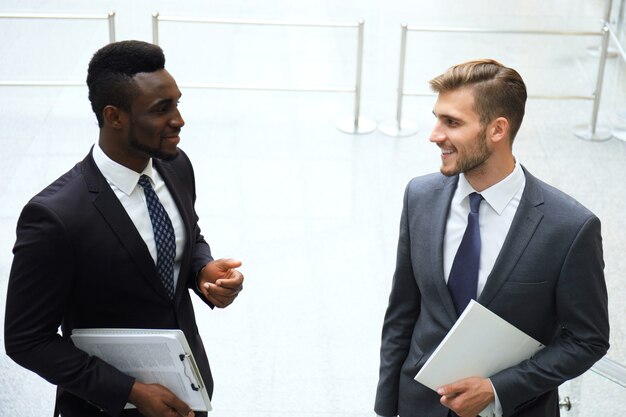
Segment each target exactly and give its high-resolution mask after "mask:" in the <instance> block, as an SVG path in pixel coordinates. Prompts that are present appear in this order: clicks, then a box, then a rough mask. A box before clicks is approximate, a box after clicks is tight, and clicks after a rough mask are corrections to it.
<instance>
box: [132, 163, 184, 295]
mask: <svg viewBox="0 0 626 417" xmlns="http://www.w3.org/2000/svg"><path fill="white" fill-rule="evenodd" d="M139 185H141V186H142V187H143V192H144V194H145V196H146V205H147V206H148V213H149V214H150V221H151V222H152V231H153V232H154V240H155V242H156V248H157V263H156V267H157V271H158V272H159V276H160V277H161V281H163V285H164V286H165V289H166V291H167V293H168V295H169V296H170V298H174V259H175V258H176V237H175V235H174V228H173V227H172V221H171V220H170V218H169V216H168V215H167V212H166V211H165V208H164V207H163V204H161V202H160V201H159V197H158V196H157V195H156V192H154V189H153V188H152V185H151V184H150V178H148V176H147V175H142V176H141V177H140V178H139Z"/></svg>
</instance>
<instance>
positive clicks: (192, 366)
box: [178, 353, 202, 391]
mask: <svg viewBox="0 0 626 417" xmlns="http://www.w3.org/2000/svg"><path fill="white" fill-rule="evenodd" d="M178 358H179V359H180V361H181V362H185V358H187V361H188V362H189V368H190V369H191V371H192V372H193V373H194V374H195V375H194V376H195V381H202V379H201V378H200V373H199V372H198V368H197V367H196V364H195V362H194V361H193V357H192V356H191V355H190V354H188V353H181V354H180V355H178ZM183 369H184V371H185V376H186V377H187V379H189V381H190V385H191V389H192V390H194V391H200V388H202V386H201V385H196V384H195V383H194V382H195V381H194V378H192V377H191V376H190V375H188V374H187V367H186V366H185V365H184V364H183Z"/></svg>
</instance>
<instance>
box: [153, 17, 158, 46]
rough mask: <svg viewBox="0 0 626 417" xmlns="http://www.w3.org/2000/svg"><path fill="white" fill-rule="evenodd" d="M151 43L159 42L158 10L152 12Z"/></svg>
mask: <svg viewBox="0 0 626 417" xmlns="http://www.w3.org/2000/svg"><path fill="white" fill-rule="evenodd" d="M152 43H153V44H155V45H158V44H159V12H156V13H153V14H152Z"/></svg>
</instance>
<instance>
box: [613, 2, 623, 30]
mask: <svg viewBox="0 0 626 417" xmlns="http://www.w3.org/2000/svg"><path fill="white" fill-rule="evenodd" d="M623 22H624V0H622V1H620V3H619V12H618V13H617V23H616V25H615V26H616V28H615V30H616V32H617V33H618V34H619V33H620V30H621V27H622V23H623Z"/></svg>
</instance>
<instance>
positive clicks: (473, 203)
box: [469, 193, 483, 213]
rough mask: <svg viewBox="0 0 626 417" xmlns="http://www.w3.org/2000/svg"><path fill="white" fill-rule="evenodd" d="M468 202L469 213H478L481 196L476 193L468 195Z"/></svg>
mask: <svg viewBox="0 0 626 417" xmlns="http://www.w3.org/2000/svg"><path fill="white" fill-rule="evenodd" d="M469 200H470V211H471V212H472V213H478V209H479V208H480V202H481V201H483V196H482V195H480V194H478V193H471V194H470V195H469Z"/></svg>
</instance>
